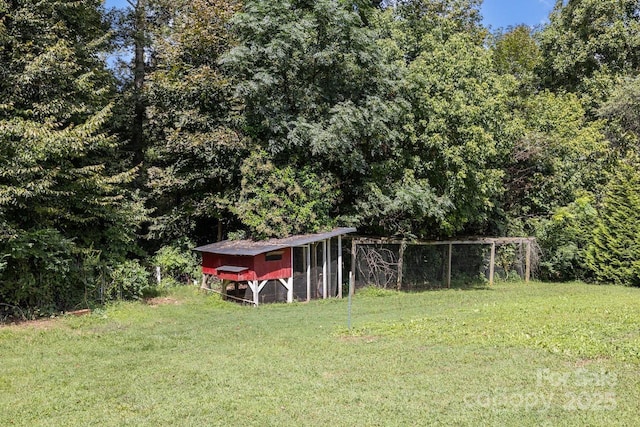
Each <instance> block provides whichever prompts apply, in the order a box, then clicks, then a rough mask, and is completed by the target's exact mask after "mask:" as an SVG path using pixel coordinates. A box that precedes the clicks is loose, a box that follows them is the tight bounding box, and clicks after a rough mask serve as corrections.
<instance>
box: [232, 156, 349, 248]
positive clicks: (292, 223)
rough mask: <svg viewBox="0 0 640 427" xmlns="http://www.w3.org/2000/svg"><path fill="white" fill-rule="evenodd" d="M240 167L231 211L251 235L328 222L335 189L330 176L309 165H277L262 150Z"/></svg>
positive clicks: (268, 234)
mask: <svg viewBox="0 0 640 427" xmlns="http://www.w3.org/2000/svg"><path fill="white" fill-rule="evenodd" d="M241 171H242V189H241V191H240V197H239V200H238V201H237V203H236V204H235V205H234V207H233V211H234V213H235V214H236V215H237V216H238V218H240V220H241V221H242V222H243V223H244V224H245V225H246V226H247V227H248V228H249V229H250V230H251V231H252V233H253V236H254V237H255V238H258V239H261V238H262V239H264V238H268V237H286V236H288V235H291V234H300V233H306V232H318V231H320V230H321V229H323V228H325V227H330V226H331V225H332V222H333V220H332V218H331V212H332V209H333V207H334V206H335V204H336V202H337V201H338V200H339V192H338V191H337V190H336V189H335V187H336V186H335V184H333V183H331V182H330V181H329V180H330V177H327V176H325V177H323V176H319V175H316V174H315V173H313V172H312V171H311V170H310V168H309V167H305V168H303V169H302V170H296V169H294V168H293V167H292V166H286V167H284V168H278V167H277V166H276V165H274V164H273V163H272V161H271V160H269V157H268V155H267V154H266V153H265V152H256V153H254V154H252V155H251V156H250V157H249V158H248V159H247V160H246V161H245V162H244V164H243V166H242V169H241Z"/></svg>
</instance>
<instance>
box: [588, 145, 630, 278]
mask: <svg viewBox="0 0 640 427" xmlns="http://www.w3.org/2000/svg"><path fill="white" fill-rule="evenodd" d="M638 188H640V173H638V161H637V158H635V157H630V158H628V159H626V160H625V161H624V162H621V164H620V166H619V167H618V169H617V171H616V173H615V175H614V177H613V179H612V180H611V182H610V183H609V184H608V185H607V188H606V192H605V197H604V199H603V201H602V204H601V206H600V207H599V209H598V221H597V226H596V228H595V230H594V232H593V243H592V245H591V246H590V247H589V251H588V254H587V265H588V266H589V267H590V268H591V270H592V271H593V272H594V275H595V278H596V280H598V281H599V282H605V283H606V282H613V283H616V284H625V285H633V286H640V193H639V192H638Z"/></svg>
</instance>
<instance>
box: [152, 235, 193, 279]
mask: <svg viewBox="0 0 640 427" xmlns="http://www.w3.org/2000/svg"><path fill="white" fill-rule="evenodd" d="M184 246H188V247H190V246H192V245H191V244H190V243H189V242H185V244H184ZM151 262H152V264H153V265H154V266H157V267H160V273H161V276H162V282H163V285H164V286H170V285H175V284H178V283H191V282H192V281H193V280H194V279H195V278H196V277H197V275H198V272H199V271H200V269H199V264H198V258H197V257H196V254H195V253H193V252H192V251H191V250H189V249H181V248H180V247H178V246H163V247H162V248H160V250H158V252H156V254H155V256H154V257H153V258H152V260H151Z"/></svg>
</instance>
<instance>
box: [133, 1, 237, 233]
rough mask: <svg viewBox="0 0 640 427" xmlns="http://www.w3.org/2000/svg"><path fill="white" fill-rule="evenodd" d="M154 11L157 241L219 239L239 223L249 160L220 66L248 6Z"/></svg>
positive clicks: (148, 85)
mask: <svg viewBox="0 0 640 427" xmlns="http://www.w3.org/2000/svg"><path fill="white" fill-rule="evenodd" d="M148 7H149V8H150V9H149V13H151V14H156V15H162V16H163V17H164V18H163V19H162V20H161V21H160V20H157V21H156V22H155V23H154V27H153V28H150V29H149V35H148V37H149V39H150V41H151V45H150V51H151V58H150V61H151V63H150V64H149V65H150V67H149V70H148V74H147V76H146V81H145V89H144V97H145V100H146V101H145V102H146V103H147V107H146V108H147V109H146V115H147V123H146V124H145V136H146V138H148V144H147V145H148V146H147V149H146V152H145V156H146V166H147V168H148V169H147V173H148V177H147V182H146V186H147V188H146V190H147V191H148V197H147V204H148V206H149V207H150V208H152V209H153V213H152V222H151V227H150V237H152V238H154V239H156V240H158V241H160V242H168V241H172V240H175V239H178V238H181V237H188V238H191V239H216V238H219V237H221V236H219V235H218V234H219V231H221V226H222V224H223V220H228V218H229V217H231V216H232V215H231V214H230V211H229V206H230V200H232V199H233V197H234V195H235V194H237V189H238V187H239V186H240V178H239V171H240V163H241V159H242V158H244V157H246V150H245V147H244V138H243V137H242V135H241V133H240V132H239V131H238V130H237V127H236V126H234V120H235V118H234V116H235V113H234V112H235V109H236V108H237V106H235V105H234V103H233V100H232V94H233V86H232V81H231V80H230V79H229V78H228V77H227V76H225V75H224V74H223V72H222V70H221V69H220V65H219V60H220V58H221V55H223V53H224V52H226V51H227V50H229V49H230V47H231V46H232V45H233V43H234V41H233V38H232V35H231V34H230V32H229V20H230V19H231V17H232V16H233V14H234V13H235V12H236V11H237V10H238V9H239V7H240V2H239V1H237V0H225V1H216V2H210V1H206V0H193V1H186V0H185V1H172V2H164V1H155V2H154V1H151V2H150V3H149V6H148ZM216 225H217V226H218V227H216Z"/></svg>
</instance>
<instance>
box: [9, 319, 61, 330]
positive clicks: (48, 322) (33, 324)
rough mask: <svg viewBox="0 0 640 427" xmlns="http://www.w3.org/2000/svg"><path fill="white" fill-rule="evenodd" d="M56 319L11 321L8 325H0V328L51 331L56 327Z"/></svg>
mask: <svg viewBox="0 0 640 427" xmlns="http://www.w3.org/2000/svg"><path fill="white" fill-rule="evenodd" d="M57 320H58V319H56V318H47V319H37V320H18V321H12V322H10V323H0V328H7V329H23V328H32V329H41V330H45V331H46V330H49V329H52V328H53V327H54V326H55V325H56V323H57V322H56V321H57Z"/></svg>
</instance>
